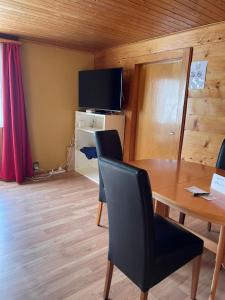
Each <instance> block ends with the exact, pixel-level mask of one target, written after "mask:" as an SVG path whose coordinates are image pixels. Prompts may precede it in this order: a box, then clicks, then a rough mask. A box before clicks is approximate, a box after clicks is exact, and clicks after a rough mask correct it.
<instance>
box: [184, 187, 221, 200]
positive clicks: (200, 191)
mask: <svg viewBox="0 0 225 300" xmlns="http://www.w3.org/2000/svg"><path fill="white" fill-rule="evenodd" d="M185 190H187V191H189V192H191V193H193V194H194V193H207V191H205V190H203V189H200V188H198V187H197V186H190V187H188V188H185ZM199 197H201V198H204V199H205V200H208V201H212V200H215V199H216V197H215V196H213V195H210V194H209V195H208V196H199Z"/></svg>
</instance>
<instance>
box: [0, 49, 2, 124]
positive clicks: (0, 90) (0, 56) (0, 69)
mask: <svg viewBox="0 0 225 300" xmlns="http://www.w3.org/2000/svg"><path fill="white" fill-rule="evenodd" d="M1 127H3V107H2V44H0V128H1Z"/></svg>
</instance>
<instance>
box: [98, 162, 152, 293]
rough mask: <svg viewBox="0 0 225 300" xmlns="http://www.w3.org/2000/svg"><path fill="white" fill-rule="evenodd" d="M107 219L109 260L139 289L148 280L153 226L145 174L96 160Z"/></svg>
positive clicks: (120, 163) (150, 195) (150, 197)
mask: <svg viewBox="0 0 225 300" xmlns="http://www.w3.org/2000/svg"><path fill="white" fill-rule="evenodd" d="M99 165H100V170H101V172H102V176H103V180H104V185H105V193H106V198H107V209H108V219H109V254H108V256H109V260H111V261H112V263H113V264H115V265H116V266H117V267H118V268H119V269H120V270H121V271H122V272H123V273H124V274H126V275H127V277H129V278H130V279H131V280H132V281H133V282H134V283H135V284H137V285H138V286H139V287H140V288H141V287H143V286H145V285H146V282H147V281H148V280H149V273H150V272H149V268H150V265H152V264H151V261H153V254H154V252H153V247H154V228H153V227H154V225H153V224H154V222H153V204H152V193H151V187H150V183H149V178H148V174H147V172H146V171H145V170H142V169H138V168H135V167H133V166H130V165H128V164H125V163H123V162H120V161H116V160H111V159H108V158H104V157H103V158H100V159H99Z"/></svg>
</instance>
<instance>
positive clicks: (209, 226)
mask: <svg viewBox="0 0 225 300" xmlns="http://www.w3.org/2000/svg"><path fill="white" fill-rule="evenodd" d="M211 229H212V223H210V222H208V231H211Z"/></svg>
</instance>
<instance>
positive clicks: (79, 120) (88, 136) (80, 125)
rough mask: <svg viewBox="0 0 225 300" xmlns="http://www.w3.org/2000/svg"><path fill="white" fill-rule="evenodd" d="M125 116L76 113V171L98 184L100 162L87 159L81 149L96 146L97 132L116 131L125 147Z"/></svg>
mask: <svg viewBox="0 0 225 300" xmlns="http://www.w3.org/2000/svg"><path fill="white" fill-rule="evenodd" d="M124 126H125V116H124V115H120V114H112V115H104V114H96V113H87V112H81V111H76V115H75V171H76V172H78V173H80V174H82V175H84V176H86V177H88V178H90V179H91V180H93V181H95V182H97V183H98V181H99V175H98V161H97V159H87V157H86V156H85V154H83V153H82V152H81V151H80V149H81V148H83V147H91V146H95V135H94V133H95V131H97V130H108V129H116V130H117V131H118V132H119V135H120V140H121V143H122V146H123V140H124Z"/></svg>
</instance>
